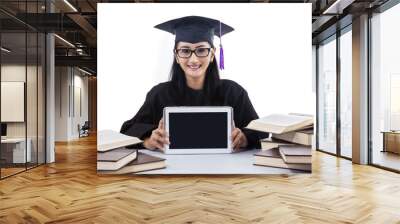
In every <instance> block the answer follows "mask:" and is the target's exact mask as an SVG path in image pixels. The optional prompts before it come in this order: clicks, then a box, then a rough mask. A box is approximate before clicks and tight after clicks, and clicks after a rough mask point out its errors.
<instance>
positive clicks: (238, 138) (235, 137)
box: [232, 128, 247, 151]
mask: <svg viewBox="0 0 400 224" xmlns="http://www.w3.org/2000/svg"><path fill="white" fill-rule="evenodd" d="M246 146H247V137H246V135H245V134H244V133H243V132H242V130H240V129H239V128H234V129H233V131H232V148H233V151H238V149H240V148H244V147H246Z"/></svg>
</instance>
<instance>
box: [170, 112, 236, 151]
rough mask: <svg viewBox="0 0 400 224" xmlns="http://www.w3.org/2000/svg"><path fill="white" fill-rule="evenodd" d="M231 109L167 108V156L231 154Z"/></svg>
mask: <svg viewBox="0 0 400 224" xmlns="http://www.w3.org/2000/svg"><path fill="white" fill-rule="evenodd" d="M232 111H233V110H232V108H231V107H166V108H165V109H164V120H165V121H164V122H165V129H166V131H167V132H168V135H169V141H170V145H167V146H166V151H165V152H166V153H167V154H203V153H231V152H232V149H231V130H232V117H233V116H232V113H233V112H232Z"/></svg>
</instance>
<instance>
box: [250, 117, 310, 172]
mask: <svg viewBox="0 0 400 224" xmlns="http://www.w3.org/2000/svg"><path fill="white" fill-rule="evenodd" d="M313 125H314V118H313V117H312V116H310V115H304V114H288V115H286V114H272V115H270V116H267V117H263V118H260V119H257V120H253V121H251V122H250V123H249V125H248V126H247V127H246V128H248V129H252V130H256V131H261V132H267V133H271V134H272V136H271V137H270V138H267V139H263V140H261V148H262V150H261V151H260V152H258V153H256V154H254V158H255V162H254V165H259V166H269V167H279V168H286V169H295V170H302V171H311V145H312V138H313Z"/></svg>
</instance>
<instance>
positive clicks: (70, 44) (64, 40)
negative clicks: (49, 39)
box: [54, 34, 75, 48]
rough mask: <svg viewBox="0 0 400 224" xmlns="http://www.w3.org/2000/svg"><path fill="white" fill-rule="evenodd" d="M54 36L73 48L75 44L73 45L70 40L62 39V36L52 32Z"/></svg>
mask: <svg viewBox="0 0 400 224" xmlns="http://www.w3.org/2000/svg"><path fill="white" fill-rule="evenodd" d="M54 36H55V37H57V38H58V39H59V40H61V41H62V42H64V43H66V44H67V45H69V46H71V47H73V48H75V45H73V44H72V43H71V42H69V41H68V40H66V39H64V38H62V37H60V36H59V35H57V34H54Z"/></svg>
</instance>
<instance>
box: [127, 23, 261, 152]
mask: <svg viewBox="0 0 400 224" xmlns="http://www.w3.org/2000/svg"><path fill="white" fill-rule="evenodd" d="M156 28H158V29H161V30H164V31H167V32H170V33H173V34H175V47H174V62H173V64H172V69H171V74H170V81H168V82H164V83H160V84H158V85H156V86H155V87H153V88H152V89H151V90H150V92H149V93H148V94H147V96H146V100H145V102H144V104H143V106H142V107H141V108H140V110H139V111H138V113H137V114H136V115H135V116H134V117H133V118H132V119H131V120H128V121H126V122H124V124H123V125H122V127H121V133H123V134H127V135H131V136H136V137H138V138H140V139H142V140H144V142H143V146H144V147H145V148H147V149H160V150H163V149H164V145H165V144H169V141H168V136H167V133H166V132H165V130H164V126H163V122H162V114H163V109H164V107H167V106H231V107H232V108H233V111H234V113H233V114H234V124H235V127H234V128H233V131H232V148H233V149H234V150H238V149H240V148H255V147H257V148H258V147H259V139H260V138H262V137H266V136H261V134H258V133H256V132H254V131H250V130H243V128H244V127H245V126H246V125H247V124H248V123H249V122H250V121H251V120H254V119H257V118H258V116H257V113H256V111H255V110H254V108H253V106H252V104H251V102H250V99H249V97H248V95H247V92H246V90H244V89H243V88H242V87H241V86H240V85H239V84H237V83H235V82H233V81H230V80H221V79H220V78H219V71H218V65H217V62H216V60H215V47H214V46H213V38H214V35H216V36H219V37H220V38H221V36H222V35H224V34H226V33H229V32H231V31H233V28H232V27H230V26H228V25H226V24H224V23H221V22H220V21H217V20H213V19H209V18H205V17H199V16H188V17H183V18H179V19H175V20H170V21H168V22H165V23H162V24H159V25H157V26H156ZM221 51H222V49H221ZM220 61H221V63H223V57H221V59H220ZM222 67H223V65H222Z"/></svg>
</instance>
